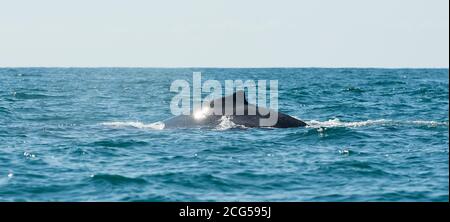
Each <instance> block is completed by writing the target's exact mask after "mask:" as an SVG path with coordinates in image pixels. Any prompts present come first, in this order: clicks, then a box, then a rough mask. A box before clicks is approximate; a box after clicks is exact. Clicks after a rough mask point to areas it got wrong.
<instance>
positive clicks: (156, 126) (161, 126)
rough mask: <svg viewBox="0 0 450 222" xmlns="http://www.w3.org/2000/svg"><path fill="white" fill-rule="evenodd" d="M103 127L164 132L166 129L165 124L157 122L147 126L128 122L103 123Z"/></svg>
mask: <svg viewBox="0 0 450 222" xmlns="http://www.w3.org/2000/svg"><path fill="white" fill-rule="evenodd" d="M101 125H103V126H109V127H134V128H138V129H155V130H162V129H164V123H163V122H155V123H150V124H145V123H142V122H133V121H127V122H106V123H101Z"/></svg>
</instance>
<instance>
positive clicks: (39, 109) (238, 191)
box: [0, 68, 449, 201]
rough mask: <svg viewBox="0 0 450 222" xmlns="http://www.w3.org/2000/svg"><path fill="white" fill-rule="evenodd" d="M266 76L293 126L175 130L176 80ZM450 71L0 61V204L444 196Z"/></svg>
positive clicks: (422, 198) (434, 198)
mask: <svg viewBox="0 0 450 222" xmlns="http://www.w3.org/2000/svg"><path fill="white" fill-rule="evenodd" d="M193 71H201V72H202V74H203V79H204V80H206V79H217V80H219V81H221V82H223V80H225V79H231V80H235V79H242V80H247V79H253V80H258V79H266V80H270V79H277V80H278V81H279V108H280V111H282V112H285V113H287V114H290V115H293V116H296V117H298V118H301V119H302V120H305V121H306V122H307V123H309V124H310V126H309V127H307V128H294V129H238V128H233V127H231V128H223V129H184V130H183V129H174V130H168V129H166V130H164V129H162V130H161V129H157V128H155V127H154V124H153V123H155V122H158V121H161V120H164V119H166V118H168V117H171V116H172V114H171V113H170V107H169V103H170V101H171V99H172V97H173V96H174V95H175V94H176V93H171V92H169V86H170V84H171V82H172V81H173V80H175V79H185V80H189V81H191V80H192V72H193ZM448 89H449V71H448V69H291V68H286V69H218V68H217V69H205V68H198V69H194V68H192V69H156V68H155V69H153V68H92V69H91V68H2V69H0V200H1V201H448V200H449V192H448V190H449V161H448V160H449V147H448V145H449V136H448V135H449V134H448V133H449V119H448V118H449V94H448V93H449V91H448Z"/></svg>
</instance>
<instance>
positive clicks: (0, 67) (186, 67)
mask: <svg viewBox="0 0 450 222" xmlns="http://www.w3.org/2000/svg"><path fill="white" fill-rule="evenodd" d="M14 68H67V69H70V68H149V69H196V68H201V69H449V67H448V66H447V67H408V66H405V67H389V66H386V67H377V66H366V67H364V66H341V67H339V66H0V69H14Z"/></svg>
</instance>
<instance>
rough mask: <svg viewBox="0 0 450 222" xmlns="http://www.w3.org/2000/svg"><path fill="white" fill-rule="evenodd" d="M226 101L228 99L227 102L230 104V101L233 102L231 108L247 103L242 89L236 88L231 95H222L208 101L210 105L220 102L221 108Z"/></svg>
mask: <svg viewBox="0 0 450 222" xmlns="http://www.w3.org/2000/svg"><path fill="white" fill-rule="evenodd" d="M226 101H229V102H228V104H231V103H230V101H233V103H232V104H233V108H236V106H240V105H248V101H247V98H246V97H245V92H244V90H238V91H236V92H235V93H233V94H232V95H229V96H224V97H222V98H218V99H215V100H212V101H211V102H210V107H214V104H217V103H219V102H221V103H222V108H224V107H225V106H226V105H227V103H226ZM233 110H234V109H233Z"/></svg>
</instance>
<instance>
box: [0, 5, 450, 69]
mask: <svg viewBox="0 0 450 222" xmlns="http://www.w3.org/2000/svg"><path fill="white" fill-rule="evenodd" d="M29 66H33V67H36V66H45V67H387V68H404V67H411V68H414V67H424V68H425V67H430V68H436V67H437V68H448V67H449V1H448V0H339V1H336V0H307V1H306V0H292V1H290V0H277V1H274V0H271V1H266V0H213V1H212V0H178V1H175V0H164V1H161V0H160V1H153V0H126V1H125V0H121V1H119V0H72V1H69V0H39V1H36V0H28V1H27V0H14V1H11V0H0V67H29Z"/></svg>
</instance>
